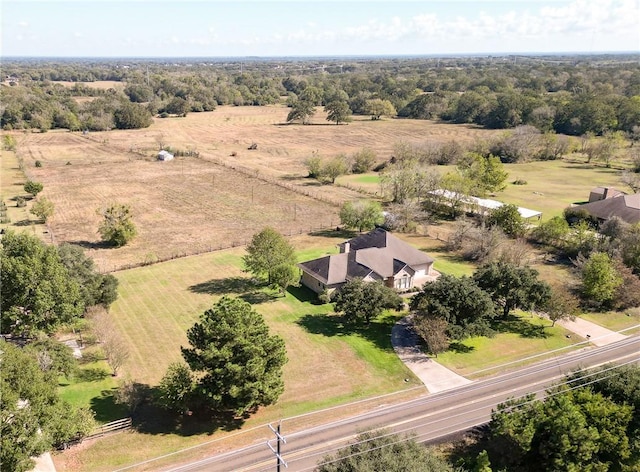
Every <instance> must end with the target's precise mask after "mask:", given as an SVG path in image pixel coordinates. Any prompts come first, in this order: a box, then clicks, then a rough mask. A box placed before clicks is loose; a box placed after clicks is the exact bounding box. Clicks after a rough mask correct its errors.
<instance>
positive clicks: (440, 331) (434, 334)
mask: <svg viewBox="0 0 640 472" xmlns="http://www.w3.org/2000/svg"><path fill="white" fill-rule="evenodd" d="M448 327H449V323H447V320H445V319H444V318H440V317H438V316H426V315H423V316H418V317H414V321H413V328H414V329H415V331H416V333H417V334H418V336H420V337H421V338H422V340H423V341H424V343H425V344H426V347H427V352H429V353H431V354H433V355H434V356H436V357H438V354H439V353H441V352H444V351H446V350H447V349H449V337H448V336H447V328H448Z"/></svg>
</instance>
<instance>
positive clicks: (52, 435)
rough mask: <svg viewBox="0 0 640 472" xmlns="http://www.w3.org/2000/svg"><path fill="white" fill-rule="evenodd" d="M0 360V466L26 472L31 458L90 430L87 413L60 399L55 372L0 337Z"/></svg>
mask: <svg viewBox="0 0 640 472" xmlns="http://www.w3.org/2000/svg"><path fill="white" fill-rule="evenodd" d="M0 360H1V361H2V369H0V388H1V390H2V396H0V433H1V434H0V441H1V443H2V444H1V445H2V447H0V469H2V470H10V471H14V472H25V471H27V470H31V469H32V467H33V459H32V457H35V456H38V455H40V454H42V453H43V452H45V451H47V450H50V449H51V448H52V447H53V446H59V445H62V444H63V443H65V442H68V441H72V440H77V439H81V438H82V437H84V436H85V435H86V434H88V433H89V432H90V431H91V429H92V428H93V426H94V422H93V416H92V414H91V413H90V412H89V411H88V410H84V409H76V408H74V407H72V406H71V405H69V404H68V403H67V402H64V401H62V400H61V399H60V397H59V396H58V390H57V387H58V382H57V373H56V372H55V371H53V370H44V371H43V370H41V369H40V367H39V365H38V362H37V361H36V359H35V358H34V357H33V356H32V353H30V352H29V351H26V350H23V349H21V348H19V347H17V346H15V345H13V344H10V343H7V342H5V341H3V340H0Z"/></svg>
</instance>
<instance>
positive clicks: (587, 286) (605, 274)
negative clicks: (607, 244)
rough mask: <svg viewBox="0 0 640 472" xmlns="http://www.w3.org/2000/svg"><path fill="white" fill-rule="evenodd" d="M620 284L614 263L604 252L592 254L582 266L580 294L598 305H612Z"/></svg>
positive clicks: (620, 278)
mask: <svg viewBox="0 0 640 472" xmlns="http://www.w3.org/2000/svg"><path fill="white" fill-rule="evenodd" d="M621 284H622V277H620V274H618V271H617V270H616V267H615V264H614V262H613V261H612V260H611V258H610V257H609V255H608V254H606V253H604V252H594V253H592V254H591V255H590V256H589V259H587V261H586V262H585V264H584V265H583V266H582V293H583V295H584V297H585V298H587V299H588V300H592V301H594V302H595V303H597V304H600V305H607V304H609V303H612V302H613V300H614V297H615V294H616V290H617V288H618V287H619V286H620V285H621Z"/></svg>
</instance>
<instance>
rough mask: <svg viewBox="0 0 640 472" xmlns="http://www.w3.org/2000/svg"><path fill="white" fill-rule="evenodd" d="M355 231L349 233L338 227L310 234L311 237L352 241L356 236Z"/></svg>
mask: <svg viewBox="0 0 640 472" xmlns="http://www.w3.org/2000/svg"><path fill="white" fill-rule="evenodd" d="M356 234H357V233H356V232H355V231H349V230H347V229H342V228H340V227H339V226H337V227H336V228H335V229H323V230H321V231H314V232H312V233H309V235H310V236H318V237H322V238H338V239H343V240H344V239H351V238H353V237H354V236H356Z"/></svg>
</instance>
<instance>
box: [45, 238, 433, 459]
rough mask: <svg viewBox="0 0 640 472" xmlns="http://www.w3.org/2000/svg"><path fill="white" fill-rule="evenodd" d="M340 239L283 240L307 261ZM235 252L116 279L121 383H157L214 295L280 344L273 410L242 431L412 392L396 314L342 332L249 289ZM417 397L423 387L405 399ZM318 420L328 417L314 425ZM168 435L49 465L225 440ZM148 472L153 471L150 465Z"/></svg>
mask: <svg viewBox="0 0 640 472" xmlns="http://www.w3.org/2000/svg"><path fill="white" fill-rule="evenodd" d="M341 236H342V237H330V236H326V235H321V236H301V237H297V238H293V239H292V242H293V243H294V245H295V247H296V248H298V249H299V250H298V251H297V255H298V258H299V259H300V260H308V259H310V258H315V257H320V256H322V255H326V254H329V253H334V252H337V247H336V244H337V243H339V242H341V241H343V240H344V237H343V236H344V235H341ZM243 253H244V252H243V250H242V249H240V248H236V249H229V250H224V251H219V252H215V253H212V254H206V255H200V256H193V257H186V258H181V259H176V260H173V261H168V262H164V263H159V264H155V265H152V266H147V267H141V268H136V269H130V270H126V271H121V272H117V273H116V274H115V275H116V276H117V278H118V280H119V283H120V286H119V293H120V296H119V298H118V300H117V301H116V302H115V303H114V304H113V305H112V307H111V309H110V316H111V318H112V321H113V329H114V330H115V331H116V332H117V333H118V334H119V335H120V336H121V337H122V339H123V340H125V341H126V343H127V345H128V348H129V352H130V358H129V360H128V361H127V364H126V365H125V366H123V368H122V375H121V377H130V378H131V379H133V380H135V381H137V382H141V383H146V384H149V385H150V386H155V385H157V383H158V382H159V380H160V379H161V377H162V375H163V374H164V373H165V371H166V368H167V367H168V365H169V364H170V363H171V362H174V361H180V360H181V359H182V357H181V354H180V347H181V346H186V345H187V344H188V343H187V338H186V331H187V329H188V328H189V327H191V326H192V325H193V323H194V322H196V321H197V320H198V318H199V316H200V315H201V314H202V313H203V312H204V311H205V310H206V309H207V308H210V307H211V306H212V305H213V304H214V303H215V302H216V300H218V299H219V298H220V297H221V296H223V295H230V296H238V297H241V298H243V299H245V300H247V301H250V302H251V303H252V304H253V306H254V309H256V310H257V311H258V312H260V313H261V314H262V315H263V316H264V317H265V320H266V321H267V323H268V325H269V327H270V329H271V332H272V333H277V334H279V335H280V336H282V337H283V338H284V340H285V343H286V348H287V357H288V359H289V361H288V363H287V364H286V365H285V368H284V382H285V392H284V394H283V395H282V396H281V398H280V399H279V401H278V403H277V404H276V405H272V406H270V407H267V408H263V409H261V410H260V411H259V412H258V413H257V414H255V415H253V416H252V417H251V418H250V419H249V420H248V421H247V422H246V425H245V428H247V427H249V428H250V427H251V426H252V425H256V424H262V423H264V422H267V421H275V420H277V419H280V418H286V417H292V416H296V415H299V414H303V413H307V412H310V411H314V410H318V409H321V408H325V407H331V406H335V405H339V404H344V403H347V402H350V401H354V400H360V399H363V398H367V397H372V396H375V395H380V394H386V393H390V392H398V391H404V390H407V389H411V388H412V387H417V386H419V385H421V384H420V383H419V381H418V380H417V379H416V378H415V377H414V376H413V374H412V373H411V372H410V371H409V370H408V369H407V368H406V367H405V365H404V364H403V363H402V362H401V361H400V360H399V359H398V357H397V356H396V355H395V353H394V351H393V349H392V347H391V343H390V332H391V327H392V325H393V324H394V323H395V322H396V320H397V319H398V317H399V316H400V315H399V314H395V313H389V314H387V315H386V316H384V317H382V318H381V319H379V320H377V322H375V323H373V324H372V326H370V327H369V328H368V329H365V328H355V329H354V328H350V327H344V326H342V324H341V321H340V318H339V317H337V316H335V315H334V314H333V312H332V308H331V305H318V304H315V303H314V298H313V297H311V293H310V292H308V291H306V289H297V288H293V289H292V290H290V292H289V293H288V294H287V295H286V297H281V296H280V295H279V294H277V293H276V292H273V291H271V290H269V289H265V288H264V287H262V286H256V285H255V283H253V282H252V281H251V276H250V274H247V273H245V272H242V261H241V258H242V255H243ZM73 387H74V389H75V390H74V392H73V398H75V397H82V395H85V394H86V392H84V391H83V390H82V389H81V388H80V387H78V386H77V385H73ZM63 391H64V389H63ZM421 393H424V389H418V390H414V391H412V392H408V395H419V394H421ZM107 402H108V399H107V398H105V397H104V395H103V394H102V392H101V395H100V396H99V397H98V398H96V399H89V403H90V404H96V405H98V406H100V405H104V404H106V403H107ZM353 408H355V407H353ZM353 408H352V409H351V410H353ZM345 413H346V410H345V411H342V413H340V414H345ZM328 414H331V413H328ZM323 418H324V419H326V418H327V416H326V415H320V416H319V417H316V418H315V419H314V421H319V420H322V419H323ZM294 424H295V423H291V424H290V426H289V427H290V428H292V427H294ZM173 433H174V431H163V434H148V433H147V434H145V433H127V435H128V437H127V440H126V441H124V442H122V441H118V440H117V438H115V439H114V438H106V439H105V440H101V441H97V442H93V443H89V444H87V445H86V446H82V447H80V448H77V449H74V450H72V451H69V452H68V453H65V454H61V455H58V456H56V459H55V460H56V464H57V465H59V466H60V467H59V470H113V469H114V468H116V466H118V465H125V464H130V463H134V462H136V461H139V460H144V459H148V458H150V457H154V456H156V455H161V454H163V453H166V452H170V451H173V450H176V449H180V448H182V447H188V446H190V445H193V444H197V443H199V442H203V441H206V440H207V438H209V437H210V436H211V434H214V433H215V435H214V436H213V437H222V436H224V435H225V432H224V431H216V428H215V426H213V425H210V426H209V428H208V429H206V430H205V431H200V432H199V433H198V434H187V435H183V434H180V433H179V432H175V433H177V434H173ZM132 444H135V447H131V445H132ZM114 449H115V450H116V451H117V454H114ZM148 470H154V469H153V466H152V468H151V469H148Z"/></svg>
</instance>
